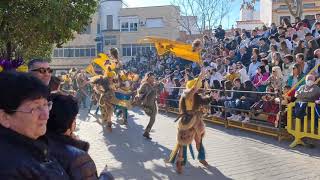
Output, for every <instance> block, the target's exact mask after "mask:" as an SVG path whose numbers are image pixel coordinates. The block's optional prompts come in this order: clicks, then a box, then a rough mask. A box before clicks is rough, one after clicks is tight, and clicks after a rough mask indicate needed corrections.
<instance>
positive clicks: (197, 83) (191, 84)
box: [186, 78, 202, 89]
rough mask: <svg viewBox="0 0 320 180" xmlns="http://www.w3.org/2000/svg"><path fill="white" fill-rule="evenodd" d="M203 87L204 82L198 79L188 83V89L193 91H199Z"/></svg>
mask: <svg viewBox="0 0 320 180" xmlns="http://www.w3.org/2000/svg"><path fill="white" fill-rule="evenodd" d="M201 86H202V81H201V80H199V79H198V78H194V79H193V80H190V81H188V82H187V83H186V88H187V89H193V88H195V87H197V88H198V89H199V88H201Z"/></svg>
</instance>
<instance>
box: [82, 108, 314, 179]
mask: <svg viewBox="0 0 320 180" xmlns="http://www.w3.org/2000/svg"><path fill="white" fill-rule="evenodd" d="M93 112H94V111H92V113H93ZM129 114H130V115H129V125H128V127H126V126H123V125H119V123H117V122H115V124H114V127H113V132H112V133H109V132H107V131H106V130H104V128H103V127H102V126H101V123H100V121H99V115H98V116H93V115H90V114H88V113H87V110H81V112H80V114H79V117H78V122H77V123H78V129H79V130H78V132H77V133H78V135H79V136H80V138H81V139H83V140H86V141H88V142H90V150H89V153H90V155H91V157H92V158H93V160H94V161H95V163H96V166H97V168H98V171H99V172H101V171H102V170H103V169H104V168H105V166H106V165H107V166H108V170H109V171H110V172H111V173H112V174H113V175H114V177H115V178H116V179H125V180H128V179H138V180H152V179H156V180H164V179H173V180H180V179H181V180H189V179H190V180H206V179H208V180H209V179H210V180H211V179H212V180H227V179H235V180H238V179H239V180H254V179H257V180H260V179H261V180H264V179H265V180H277V179H279V180H280V179H281V180H282V179H296V180H299V179H310V180H320V170H319V168H320V147H317V148H315V149H307V148H304V147H297V148H295V149H290V148H288V146H289V142H278V141H277V140H276V139H275V138H272V137H268V136H261V135H257V134H254V133H250V132H246V131H243V130H238V129H226V128H224V127H222V126H220V125H215V124H211V123H207V128H206V135H205V139H204V145H205V148H206V152H207V161H208V162H209V164H210V165H211V166H210V167H209V168H204V167H202V166H201V165H200V163H199V162H198V161H196V160H193V159H191V157H189V159H188V161H189V162H188V163H187V165H186V167H185V169H184V172H183V174H182V175H178V174H176V172H175V166H173V165H171V164H166V163H165V162H164V160H165V159H166V158H168V156H169V154H170V152H171V150H172V148H173V147H174V145H175V143H176V123H174V120H175V115H173V114H166V113H162V114H158V116H157V119H156V123H155V124H154V128H153V130H152V133H151V137H152V138H153V139H152V140H151V141H148V140H146V139H144V138H143V137H142V134H143V130H144V128H145V127H146V125H147V123H148V119H149V118H148V117H147V116H146V115H144V114H143V112H142V111H141V110H139V109H134V110H133V111H130V112H129ZM114 121H116V120H115V119H114ZM194 149H195V145H194ZM196 153H197V152H196Z"/></svg>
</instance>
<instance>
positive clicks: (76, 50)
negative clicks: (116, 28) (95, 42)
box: [53, 46, 96, 58]
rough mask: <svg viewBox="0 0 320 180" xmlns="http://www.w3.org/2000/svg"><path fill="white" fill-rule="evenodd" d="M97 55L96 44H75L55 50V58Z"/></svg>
mask: <svg viewBox="0 0 320 180" xmlns="http://www.w3.org/2000/svg"><path fill="white" fill-rule="evenodd" d="M94 56H96V47H95V46H76V47H75V46H73V47H71V46H70V47H63V48H56V49H54V50H53V57H55V58H70V57H94Z"/></svg>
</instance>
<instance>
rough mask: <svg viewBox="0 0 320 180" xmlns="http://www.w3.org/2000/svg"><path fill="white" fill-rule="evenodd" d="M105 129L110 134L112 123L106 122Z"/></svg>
mask: <svg viewBox="0 0 320 180" xmlns="http://www.w3.org/2000/svg"><path fill="white" fill-rule="evenodd" d="M107 129H108V131H109V132H112V122H107Z"/></svg>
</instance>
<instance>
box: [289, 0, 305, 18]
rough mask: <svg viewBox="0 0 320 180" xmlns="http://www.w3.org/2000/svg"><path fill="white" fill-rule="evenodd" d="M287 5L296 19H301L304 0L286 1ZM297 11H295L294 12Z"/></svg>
mask: <svg viewBox="0 0 320 180" xmlns="http://www.w3.org/2000/svg"><path fill="white" fill-rule="evenodd" d="M285 3H286V5H287V6H288V9H289V12H290V14H291V15H292V16H294V17H300V18H301V16H302V10H303V8H302V0H291V1H290V2H289V0H285ZM294 3H295V4H296V6H292V4H294ZM294 10H295V11H294Z"/></svg>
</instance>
